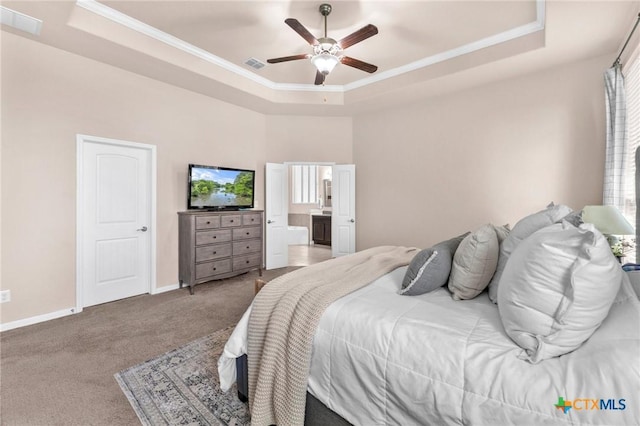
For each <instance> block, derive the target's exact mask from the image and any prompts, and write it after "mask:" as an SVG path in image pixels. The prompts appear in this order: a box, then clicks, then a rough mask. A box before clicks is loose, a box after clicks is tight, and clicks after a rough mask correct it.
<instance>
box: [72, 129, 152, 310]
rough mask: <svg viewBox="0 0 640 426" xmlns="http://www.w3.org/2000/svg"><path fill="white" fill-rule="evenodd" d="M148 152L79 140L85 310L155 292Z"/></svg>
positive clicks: (117, 143) (81, 277) (97, 140)
mask: <svg viewBox="0 0 640 426" xmlns="http://www.w3.org/2000/svg"><path fill="white" fill-rule="evenodd" d="M145 147H148V145H141V144H133V143H124V142H120V141H113V140H109V139H103V138H95V137H90V136H78V151H79V156H80V157H81V158H79V166H80V167H79V170H78V175H79V185H78V192H79V194H78V196H79V199H78V206H79V211H78V212H79V218H78V232H79V239H78V242H79V245H80V246H81V247H79V248H78V250H79V253H78V256H79V259H78V261H79V263H80V265H79V267H78V271H79V277H78V279H79V280H80V282H81V283H80V284H79V285H78V290H79V292H80V293H81V297H79V299H80V301H81V302H80V303H81V307H82V306H92V305H97V304H99V303H105V302H110V301H113V300H118V299H123V298H126V297H130V296H135V295H138V294H142V293H148V292H149V291H150V290H151V237H150V236H151V233H152V232H154V230H153V229H151V225H152V222H151V200H152V195H151V190H152V151H151V150H149V149H147V148H145ZM153 153H155V152H153ZM80 236H81V237H80Z"/></svg>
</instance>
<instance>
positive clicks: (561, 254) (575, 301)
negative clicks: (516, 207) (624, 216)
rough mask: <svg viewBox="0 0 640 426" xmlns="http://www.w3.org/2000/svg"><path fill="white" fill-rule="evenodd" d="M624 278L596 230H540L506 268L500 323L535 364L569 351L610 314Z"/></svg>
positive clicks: (556, 227)
mask: <svg viewBox="0 0 640 426" xmlns="http://www.w3.org/2000/svg"><path fill="white" fill-rule="evenodd" d="M622 275H623V272H622V268H621V267H620V264H619V263H618V261H617V260H616V259H615V257H614V256H613V254H612V253H611V248H610V247H609V243H608V242H607V240H606V238H605V237H604V236H603V235H602V234H601V233H600V232H599V231H597V230H596V229H595V228H594V227H593V225H591V224H584V225H580V227H579V228H576V227H575V226H573V225H571V224H570V223H568V222H562V223H558V224H555V225H551V226H549V227H546V228H544V229H541V230H540V231H537V232H536V233H534V234H532V235H531V236H529V237H528V238H527V239H526V240H524V241H523V242H522V243H521V244H520V245H519V246H518V247H517V248H516V249H515V250H514V252H513V253H512V254H511V257H510V258H509V262H507V266H506V267H505V269H504V273H503V274H502V279H501V281H500V287H499V288H498V309H499V311H500V317H501V319H502V324H503V325H504V328H505V330H506V332H507V334H508V335H509V337H511V339H513V341H515V342H516V343H517V344H518V346H520V347H521V348H523V349H524V354H523V355H522V357H523V358H524V359H527V360H529V361H530V362H532V363H534V364H535V363H538V362H540V361H542V360H544V359H548V358H552V357H556V356H560V355H563V354H566V353H568V352H571V351H573V350H575V349H576V348H578V347H579V346H580V345H581V344H582V343H583V342H584V341H586V340H587V339H588V338H589V337H590V336H591V335H592V334H593V332H594V331H595V330H596V329H597V328H598V327H599V326H600V324H601V323H602V321H603V320H604V319H605V318H606V316H607V315H608V313H609V309H610V308H611V305H612V303H613V301H614V300H615V298H616V295H617V293H618V290H619V289H620V284H621V282H622V278H623V277H622Z"/></svg>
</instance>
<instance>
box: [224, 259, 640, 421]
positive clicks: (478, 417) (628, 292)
mask: <svg viewBox="0 0 640 426" xmlns="http://www.w3.org/2000/svg"><path fill="white" fill-rule="evenodd" d="M405 270H406V268H399V269H397V270H396V271H394V272H392V273H390V274H388V275H385V276H384V277H382V278H380V279H378V280H377V281H375V282H374V283H372V284H371V285H369V286H367V287H365V288H363V289H361V290H358V291H356V292H354V293H352V294H350V295H348V296H346V297H343V298H342V299H340V300H338V301H337V302H335V303H333V304H332V305H330V306H329V308H328V309H327V311H326V312H325V313H324V315H323V316H322V319H321V320H320V324H319V327H318V330H317V332H316V335H315V339H314V346H313V355H312V360H311V375H310V377H309V391H310V392H311V394H312V395H314V396H315V397H316V398H317V399H318V400H320V401H321V402H323V403H324V404H325V405H327V406H328V407H329V408H331V409H332V410H333V411H335V412H336V413H338V414H340V415H341V416H342V417H344V418H345V419H346V420H348V421H350V422H351V423H353V424H356V425H373V424H379V425H386V424H389V425H413V424H460V423H464V424H492V425H495V424H527V425H529V424H536V425H537V424H564V423H568V424H572V423H576V424H606V425H618V424H630V425H631V424H633V425H637V424H640V304H639V302H638V299H637V297H636V295H635V293H634V292H633V290H632V289H631V287H630V285H629V283H628V282H625V283H623V288H622V289H621V291H620V294H619V296H618V299H617V303H616V304H615V305H614V306H613V308H612V309H611V312H610V314H609V316H608V317H607V319H606V320H605V322H604V323H603V324H602V326H601V327H600V328H599V329H598V330H597V331H596V333H595V334H594V335H593V336H592V337H591V338H590V339H589V340H588V341H587V342H586V343H585V344H584V345H583V346H582V347H580V348H579V349H578V350H576V351H574V352H573V353H570V354H568V355H565V356H562V357H559V358H554V359H550V360H546V361H543V362H541V363H539V364H537V365H532V364H529V363H528V362H526V361H523V360H521V359H519V358H518V356H517V355H518V354H519V353H520V348H519V347H518V346H516V345H515V344H514V343H513V342H512V341H511V339H509V337H508V336H507V335H506V334H505V332H504V329H503V327H502V323H501V322H500V317H499V313H498V308H497V306H496V305H494V304H493V303H491V302H490V301H489V299H488V297H487V295H486V293H485V294H482V295H480V296H479V297H478V298H476V299H473V300H469V301H454V300H453V299H452V298H451V295H450V293H449V292H448V291H447V290H446V289H445V288H441V289H439V290H436V291H434V292H432V293H429V294H425V295H422V296H411V297H408V296H399V295H397V294H396V292H397V290H398V288H399V287H400V283H401V282H402V277H403V276H404V272H405ZM246 318H248V314H245V318H244V320H246ZM245 340H246V322H243V321H241V322H240V323H239V324H238V326H237V327H236V330H235V331H234V333H233V335H232V337H231V339H230V340H229V342H228V343H227V347H225V353H224V355H223V357H222V358H221V359H220V361H219V372H220V379H221V385H222V387H223V389H224V388H227V387H229V386H230V385H231V383H233V382H234V381H235V365H234V358H235V357H237V356H240V355H242V354H243V353H244V352H243V351H244V349H245V347H246V343H244V342H245ZM560 397H562V398H563V399H564V400H565V401H572V403H573V407H572V408H570V409H568V410H567V412H566V414H565V412H564V410H562V409H558V408H556V406H555V405H556V404H557V403H558V399H559V398H560ZM600 400H603V401H604V402H603V403H601V402H600ZM621 400H624V401H621ZM612 401H613V404H612ZM594 404H595V406H597V407H598V408H602V407H606V408H607V409H594ZM601 404H604V405H601ZM623 406H624V409H621V408H623ZM614 407H615V408H617V409H612V408H614Z"/></svg>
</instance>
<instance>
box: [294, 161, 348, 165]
mask: <svg viewBox="0 0 640 426" xmlns="http://www.w3.org/2000/svg"><path fill="white" fill-rule="evenodd" d="M283 164H284V165H285V166H304V165H310V166H335V165H336V163H335V161H285V162H284V163H283Z"/></svg>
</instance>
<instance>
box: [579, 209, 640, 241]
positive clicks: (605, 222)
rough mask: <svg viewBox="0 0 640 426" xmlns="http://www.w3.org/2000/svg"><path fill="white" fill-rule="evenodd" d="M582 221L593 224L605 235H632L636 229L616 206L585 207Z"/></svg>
mask: <svg viewBox="0 0 640 426" xmlns="http://www.w3.org/2000/svg"><path fill="white" fill-rule="evenodd" d="M582 220H583V221H585V222H586V223H592V224H593V225H594V226H595V227H596V229H597V230H598V231H600V232H602V233H603V234H605V235H632V234H635V232H636V231H635V229H633V226H631V224H630V223H629V221H628V220H627V219H625V217H624V216H623V215H622V213H621V212H620V210H618V209H617V208H615V207H614V206H585V207H584V209H583V210H582Z"/></svg>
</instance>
